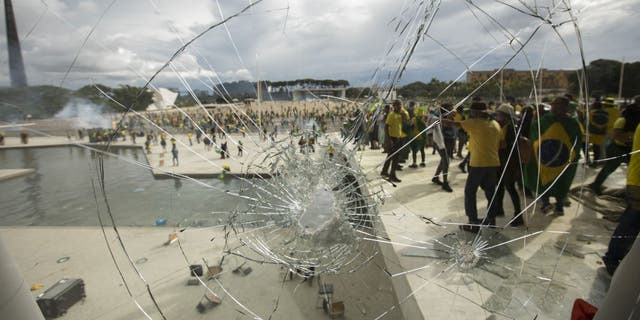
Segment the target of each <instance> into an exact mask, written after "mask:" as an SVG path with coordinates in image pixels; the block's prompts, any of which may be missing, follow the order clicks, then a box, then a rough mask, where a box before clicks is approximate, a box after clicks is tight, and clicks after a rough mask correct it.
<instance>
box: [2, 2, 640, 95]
mask: <svg viewBox="0 0 640 320" xmlns="http://www.w3.org/2000/svg"><path fill="white" fill-rule="evenodd" d="M44 3H46V4H47V5H48V8H47V7H45V6H44V5H43V2H41V1H37V0H23V1H20V2H19V3H18V2H17V1H14V10H15V13H16V16H17V21H18V30H19V33H20V35H21V36H22V37H23V41H22V48H23V55H24V60H25V63H26V67H27V76H28V78H29V82H30V84H32V85H35V84H53V85H57V84H59V83H60V81H61V80H62V78H63V77H64V74H65V72H66V70H67V69H68V67H69V65H70V64H71V62H72V61H73V58H74V56H75V55H76V53H77V51H78V50H79V49H80V46H81V45H82V43H83V40H84V38H85V37H86V35H87V34H88V33H89V31H90V30H91V28H92V27H93V25H94V24H95V23H96V22H97V21H98V20H99V17H100V15H101V14H102V13H103V12H104V10H105V8H106V6H107V5H108V2H98V1H80V0H77V1H62V0H58V1H45V2H44ZM247 3H248V2H246V1H220V5H221V6H222V11H223V13H224V15H225V16H229V15H231V14H233V13H235V12H236V11H237V10H240V9H241V8H242V7H243V6H245V5H247ZM473 3H476V4H477V5H478V6H479V7H481V8H482V9H483V10H486V11H487V12H488V13H489V14H490V15H491V16H492V17H494V18H495V19H496V20H497V21H500V23H501V24H502V25H503V26H504V27H505V28H507V29H508V30H509V32H511V33H513V34H516V33H517V34H518V39H520V40H522V41H524V39H526V38H527V37H528V36H529V34H531V32H532V31H533V30H534V28H535V27H536V26H537V25H538V24H539V22H540V20H539V19H536V18H533V17H530V16H527V15H524V14H521V13H518V12H516V11H515V10H513V9H511V8H509V7H507V6H505V5H503V4H500V3H497V2H494V1H487V0H482V1H474V2H473ZM509 3H514V5H517V6H518V7H520V8H523V7H522V6H520V5H519V2H517V1H512V2H509ZM537 3H538V4H539V6H540V7H542V6H544V5H545V4H548V3H551V1H547V2H545V1H542V0H538V1H537ZM572 3H573V4H574V9H575V10H574V12H575V13H576V14H577V16H578V18H579V21H578V22H579V25H580V30H581V32H582V36H583V40H584V46H585V47H584V48H585V52H584V53H585V56H586V58H587V60H593V59H597V58H612V59H622V58H624V59H626V60H627V61H632V60H638V59H640V53H639V50H637V49H638V45H637V44H638V43H639V41H638V40H640V34H638V33H637V32H636V30H637V28H638V26H639V25H638V22H636V21H637V19H635V18H634V17H633V16H632V14H633V13H634V12H638V11H639V10H640V3H639V2H638V1H633V0H624V1H601V0H596V1H591V0H590V1H586V0H581V1H579V0H577V1H572ZM405 4H406V5H407V6H408V8H409V10H407V11H405V12H404V13H403V12H402V9H403V7H402V3H400V2H399V1H383V0H370V1H362V0H359V1H326V0H318V1H285V0H271V1H270V0H264V1H263V2H262V3H261V4H259V5H257V6H255V7H254V8H252V9H251V10H250V11H249V12H247V14H246V15H244V16H241V17H238V18H236V19H234V20H232V21H230V22H229V23H228V24H227V27H228V30H229V33H230V34H231V36H232V38H233V40H234V43H235V45H236V47H237V49H238V53H239V57H238V56H237V55H236V51H235V49H234V47H233V44H232V42H231V41H230V39H229V35H228V34H227V32H226V30H225V29H224V28H222V27H220V28H217V29H215V30H212V31H211V32H209V33H207V34H206V35H205V36H203V37H202V38H200V39H199V40H198V41H196V42H195V43H194V44H193V45H192V46H191V47H189V48H187V50H185V52H184V53H183V54H182V55H181V56H180V57H179V58H178V59H177V60H176V63H175V64H174V66H175V68H176V70H177V71H178V72H179V74H180V75H181V76H182V77H184V78H186V79H187V80H188V81H189V83H190V84H191V85H193V86H196V87H202V84H200V82H199V80H202V81H205V82H206V81H208V79H209V77H212V76H213V75H214V72H215V73H217V75H218V76H219V77H220V78H221V79H222V80H223V81H230V80H256V79H258V78H262V79H270V80H285V79H295V78H303V77H311V78H343V79H348V80H350V81H351V82H352V83H354V84H366V83H367V80H369V79H370V77H371V75H372V74H373V72H374V70H375V69H376V68H377V67H379V66H380V65H381V63H384V65H385V66H386V68H387V69H386V71H388V70H390V69H393V68H395V67H396V66H397V63H396V62H395V61H396V60H397V59H398V57H399V56H400V55H401V54H402V53H403V50H402V48H404V47H406V45H407V42H406V39H405V38H404V35H403V36H401V37H398V36H397V33H395V32H394V27H395V24H389V23H388V22H389V21H391V20H392V19H393V18H394V17H398V18H401V19H404V21H406V20H407V19H409V18H410V17H411V15H413V14H415V13H416V11H415V8H413V7H412V6H414V5H415V2H413V1H406V2H405ZM287 7H289V10H288V11H287V10H286V9H285V8H287ZM45 10H46V11H45ZM43 12H46V13H45V14H44V16H43V17H42V18H41V19H40V20H38V19H39V17H40V15H41V14H42V13H43ZM472 12H473V13H475V14H476V16H477V17H478V18H476V17H474V15H473V14H472ZM541 12H545V11H544V10H543V9H542V8H541ZM2 13H4V12H2ZM567 19H568V14H567V13H566V12H558V13H557V14H556V15H554V17H553V22H554V23H559V22H561V21H565V20H567ZM217 21H220V14H219V11H218V7H217V5H216V2H215V1H206V0H191V1H186V2H179V1H169V0H164V1H162V0H158V1H147V2H145V1H119V2H116V3H115V5H114V6H113V7H112V8H111V9H110V10H109V11H108V12H107V13H106V15H105V16H104V19H103V20H102V21H101V22H100V23H99V25H98V26H97V28H96V29H95V31H94V32H93V34H92V36H91V38H90V40H89V41H88V42H87V44H86V45H85V47H84V48H83V49H82V51H81V52H80V55H79V57H78V60H77V62H76V63H75V65H74V67H73V68H72V70H71V72H70V75H69V77H68V79H67V80H66V82H65V86H68V87H74V88H75V87H79V86H82V85H86V84H88V83H91V82H97V83H104V84H107V85H118V84H124V83H128V84H142V83H143V82H144V81H145V79H146V78H148V77H150V76H151V75H152V74H153V73H154V72H155V71H156V70H158V68H160V66H161V65H162V64H164V62H166V61H167V59H169V57H170V56H171V55H172V54H173V52H175V51H176V50H177V49H178V48H179V47H180V46H181V42H180V40H179V39H178V38H181V39H182V40H187V39H190V38H192V37H193V36H194V35H195V34H197V33H199V32H201V31H202V30H204V29H206V28H207V27H208V26H209V25H211V24H213V23H216V22H217ZM36 23H37V25H36ZM285 24H286V28H285ZM1 25H2V27H1V28H2V29H0V30H2V32H3V33H4V24H1ZM34 26H35V28H34ZM32 28H33V31H32V32H31V33H30V34H29V35H28V37H26V38H25V36H26V34H27V32H29V31H30V30H32ZM558 32H559V33H560V34H561V36H562V38H563V39H564V40H565V41H566V42H567V44H568V46H569V48H570V52H567V50H566V49H565V48H564V46H563V44H562V42H561V41H560V38H559V37H558V35H556V34H555V33H554V32H553V30H552V29H551V28H550V27H549V26H544V27H543V28H542V29H541V30H540V31H539V32H538V33H537V34H536V36H535V38H534V39H533V40H532V41H531V43H529V45H528V46H527V48H526V53H527V55H528V57H529V63H530V64H531V65H533V66H535V67H537V66H538V65H539V64H540V63H541V61H542V62H543V66H544V67H546V68H576V67H579V65H580V63H579V62H580V57H579V50H578V44H577V37H576V35H575V31H574V29H573V26H572V25H571V24H565V25H563V26H561V27H560V28H558ZM429 34H430V35H431V36H433V37H434V38H435V39H437V40H438V41H440V42H441V43H442V44H444V45H445V46H446V47H447V48H448V49H449V50H451V51H453V52H455V53H456V55H458V56H459V58H460V59H462V60H463V61H464V62H465V64H467V65H469V64H471V63H473V62H474V61H476V60H477V59H478V58H480V57H481V56H482V55H483V54H484V53H485V52H487V51H488V50H490V49H491V48H493V47H495V46H497V45H498V43H501V42H506V41H508V40H509V39H508V37H506V36H505V32H503V31H502V30H501V29H500V28H499V27H498V26H497V25H496V24H495V23H493V22H492V21H490V19H488V18H487V17H486V16H485V15H484V14H482V13H481V12H479V11H478V10H476V9H469V7H468V6H465V2H463V1H454V2H443V3H442V5H441V7H440V10H439V12H438V14H437V16H436V18H435V20H434V22H433V24H432V26H431V29H430V32H429ZM494 38H495V39H494ZM496 39H497V40H498V41H496ZM394 41H398V43H397V47H396V50H394V51H392V52H391V54H390V55H389V56H385V53H386V50H387V49H388V47H389V45H390V43H392V42H394ZM513 50H514V49H513V48H510V47H508V46H507V47H504V48H501V49H499V50H496V51H495V52H494V53H493V54H491V55H490V56H488V57H487V58H486V59H484V60H483V61H482V62H480V63H478V64H477V65H476V67H475V68H474V69H476V70H478V69H493V68H497V67H499V66H501V65H502V64H504V63H505V61H506V60H507V59H508V58H509V57H510V56H511V55H512V54H513V52H514V51H513ZM6 52H7V49H6V39H4V37H2V39H0V61H1V62H3V65H5V66H6V65H7V60H8V58H7V56H6ZM509 67H512V68H518V69H523V68H527V67H528V63H527V61H526V59H524V57H522V56H519V57H518V58H517V59H515V60H514V61H513V62H512V63H511V64H510V65H509ZM6 69H7V68H3V69H2V70H0V86H6V85H8V83H9V80H8V70H6ZM464 71H465V65H463V64H462V63H460V62H459V61H458V60H457V59H456V58H454V57H453V56H452V55H451V54H449V53H448V52H447V51H445V50H444V49H442V48H441V47H440V46H439V45H437V44H436V43H435V42H434V41H432V40H430V39H428V38H426V39H424V41H422V42H421V43H420V44H419V45H418V47H417V49H416V51H415V54H414V56H413V58H412V60H411V62H410V63H409V65H408V66H407V71H406V73H405V76H404V78H403V79H402V81H401V83H406V82H410V81H414V80H423V81H428V80H429V79H431V78H432V77H437V78H441V79H453V78H455V77H456V76H457V75H458V74H460V73H462V72H464ZM384 74H386V73H384ZM154 84H157V85H159V86H172V87H178V86H180V85H179V81H178V80H177V75H176V73H175V72H174V71H172V70H171V69H166V70H165V71H163V72H162V73H161V74H160V75H159V77H158V78H157V80H156V81H154Z"/></svg>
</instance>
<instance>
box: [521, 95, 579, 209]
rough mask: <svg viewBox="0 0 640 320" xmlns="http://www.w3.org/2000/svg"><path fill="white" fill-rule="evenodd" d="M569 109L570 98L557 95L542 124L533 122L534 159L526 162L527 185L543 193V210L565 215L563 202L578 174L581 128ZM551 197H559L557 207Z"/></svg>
mask: <svg viewBox="0 0 640 320" xmlns="http://www.w3.org/2000/svg"><path fill="white" fill-rule="evenodd" d="M568 111H569V99H567V98H566V97H557V98H556V99H554V100H553V102H551V112H548V113H546V114H545V115H543V116H542V117H541V118H540V120H539V123H536V121H534V122H533V123H532V124H531V132H530V134H529V139H530V140H531V141H532V145H533V156H534V158H533V159H532V161H529V163H528V164H527V167H526V170H525V171H526V174H525V184H526V186H527V187H528V188H529V190H531V191H533V192H535V193H536V194H541V195H542V196H541V199H540V200H541V201H542V212H543V213H549V212H551V210H553V211H554V213H555V214H557V215H563V214H564V208H563V207H564V201H565V199H566V198H567V195H568V194H569V188H570V187H571V182H572V181H573V178H574V177H575V175H576V170H577V161H578V160H579V158H580V148H581V146H582V129H581V127H580V123H578V120H576V119H575V118H572V117H569V115H568ZM538 127H539V128H540V129H539V130H540V131H538ZM551 196H553V197H555V198H556V204H555V208H554V206H552V205H551V203H550V202H549V199H550V197H551Z"/></svg>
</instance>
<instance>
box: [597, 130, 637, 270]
mask: <svg viewBox="0 0 640 320" xmlns="http://www.w3.org/2000/svg"><path fill="white" fill-rule="evenodd" d="M632 150H633V152H632V154H631V160H630V161H629V170H628V171H627V190H626V197H625V199H626V201H627V208H626V210H625V211H624V213H623V214H622V216H621V217H620V221H619V222H618V226H617V227H616V230H615V231H613V235H612V236H611V240H610V241H609V247H608V249H607V253H606V254H605V255H604V257H602V261H603V262H604V264H605V266H606V268H607V272H608V273H609V274H610V275H613V273H614V272H615V271H616V269H617V268H618V265H619V264H620V261H622V259H623V258H624V257H625V255H627V253H628V252H629V249H630V248H631V245H632V244H633V242H634V241H635V240H636V238H637V237H638V232H639V231H640V125H636V129H635V133H634V135H633V148H632Z"/></svg>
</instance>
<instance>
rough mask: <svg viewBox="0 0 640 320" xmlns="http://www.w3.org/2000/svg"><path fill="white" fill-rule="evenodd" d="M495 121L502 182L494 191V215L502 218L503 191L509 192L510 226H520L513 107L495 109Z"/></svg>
mask: <svg viewBox="0 0 640 320" xmlns="http://www.w3.org/2000/svg"><path fill="white" fill-rule="evenodd" d="M496 120H497V121H498V123H499V124H500V127H501V128H500V149H499V151H498V155H499V156H500V168H499V170H498V181H500V175H501V174H502V181H501V182H500V183H499V185H498V190H497V191H496V196H495V199H494V200H493V201H494V202H495V206H496V214H497V215H498V216H504V206H503V203H502V200H503V199H504V191H505V189H506V190H507V192H509V196H510V197H511V202H512V203H513V209H514V217H516V218H515V219H514V220H513V222H511V225H512V226H514V227H515V226H520V225H522V224H524V219H523V218H522V215H519V214H520V210H521V209H520V195H519V194H518V190H516V184H517V183H518V181H519V180H520V161H519V158H518V154H519V153H518V150H516V149H513V151H511V149H512V146H513V145H515V144H516V141H518V129H517V128H516V125H515V121H516V119H515V110H514V109H513V107H512V106H511V105H510V104H508V103H504V104H501V105H500V106H498V108H497V109H496Z"/></svg>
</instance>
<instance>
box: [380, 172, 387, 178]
mask: <svg viewBox="0 0 640 320" xmlns="http://www.w3.org/2000/svg"><path fill="white" fill-rule="evenodd" d="M380 175H381V176H383V177H388V176H389V174H388V173H386V172H380Z"/></svg>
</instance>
